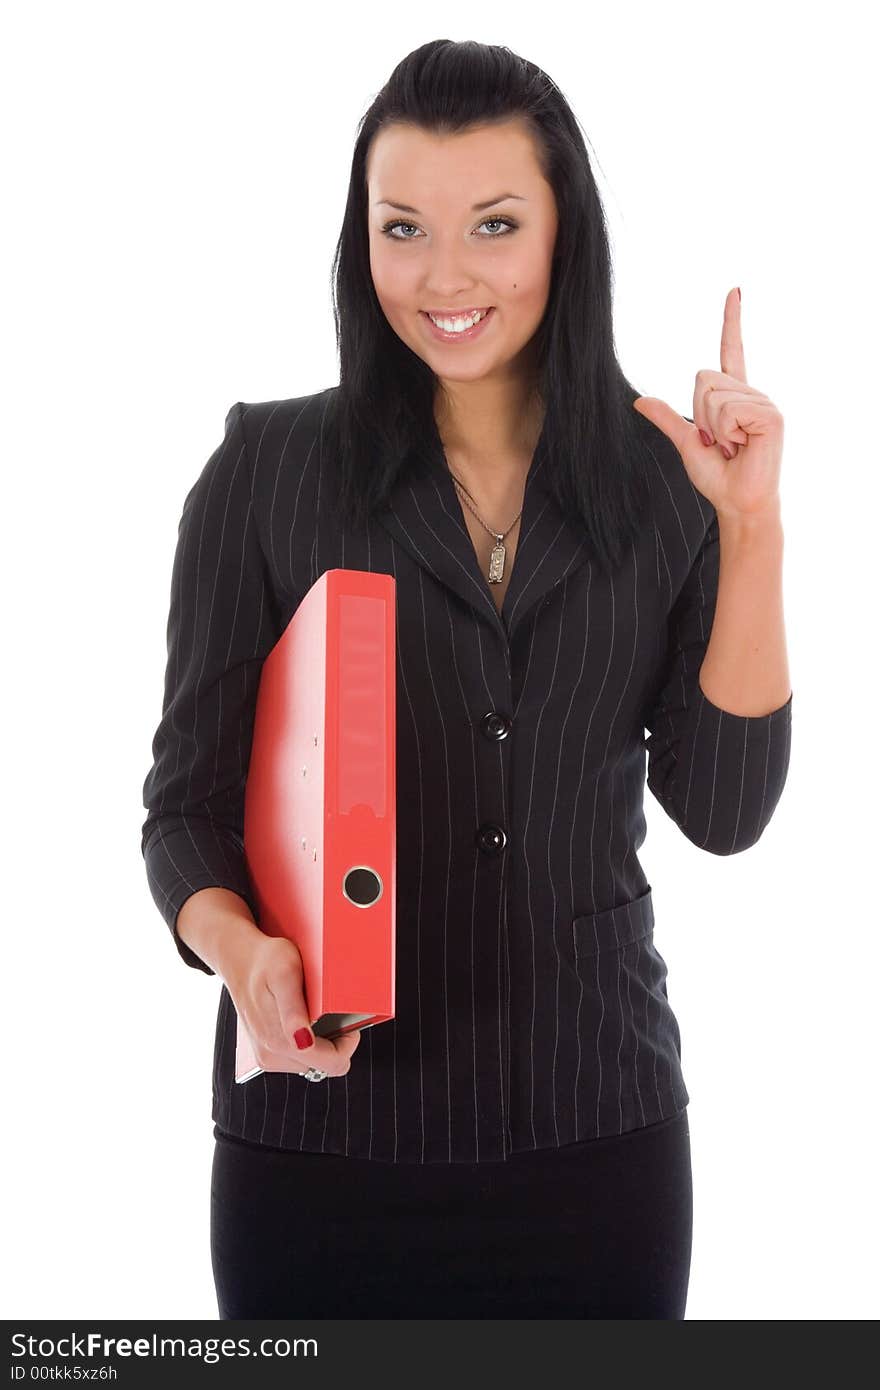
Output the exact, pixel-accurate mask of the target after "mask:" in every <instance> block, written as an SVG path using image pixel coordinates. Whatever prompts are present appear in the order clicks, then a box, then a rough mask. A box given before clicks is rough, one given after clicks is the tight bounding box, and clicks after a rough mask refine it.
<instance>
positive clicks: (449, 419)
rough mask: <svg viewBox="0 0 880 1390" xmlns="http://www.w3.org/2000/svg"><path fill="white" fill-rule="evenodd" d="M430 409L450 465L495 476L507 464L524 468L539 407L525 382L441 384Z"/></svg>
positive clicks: (537, 428)
mask: <svg viewBox="0 0 880 1390" xmlns="http://www.w3.org/2000/svg"><path fill="white" fill-rule="evenodd" d="M434 415H435V419H436V421H437V431H438V434H439V435H440V439H441V441H442V444H443V448H444V452H445V453H446V457H447V460H448V461H449V463H451V465H452V467H453V468H454V469H456V471H462V470H468V472H470V473H472V474H479V476H481V477H482V478H484V479H485V480H486V481H487V482H490V481H491V480H493V479H494V480H495V481H496V482H500V481H501V480H502V479H504V478H508V477H509V476H510V474H511V470H513V471H514V472H518V471H521V470H522V468H523V467H524V468H525V469H526V470H528V466H529V463H530V461H531V458H532V455H533V454H534V451H535V446H536V445H537V442H538V437H539V435H540V433H541V426H542V423H543V418H544V407H543V402H542V401H541V399H540V396H539V395H538V393H537V390H536V389H535V388H534V387H533V386H532V385H531V384H529V383H523V382H518V381H509V380H508V381H497V380H494V379H490V380H486V379H484V380H482V381H474V382H458V381H456V382H452V383H447V382H443V383H441V384H440V386H439V388H438V392H437V396H436V398H435V406H434Z"/></svg>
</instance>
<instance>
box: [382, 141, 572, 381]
mask: <svg viewBox="0 0 880 1390" xmlns="http://www.w3.org/2000/svg"><path fill="white" fill-rule="evenodd" d="M367 187H368V218H369V240H370V268H371V271H372V275H373V284H374V286H375V289H376V295H377V297H378V300H379V303H380V305H381V306H382V310H383V312H384V314H385V317H386V318H387V319H388V322H389V323H390V325H391V327H392V328H393V329H394V332H395V333H396V334H397V336H398V337H399V338H401V339H402V340H403V342H405V343H406V345H407V346H408V347H409V348H411V349H412V351H413V352H415V353H417V354H418V356H419V357H421V358H422V359H423V361H425V362H426V363H427V365H428V366H429V367H430V368H431V370H432V371H433V372H435V373H436V375H437V376H438V377H440V378H441V379H445V380H448V381H461V382H465V381H476V380H479V379H482V378H485V377H488V376H493V375H494V376H498V377H506V376H508V375H509V371H510V367H511V364H513V363H515V362H516V359H518V358H519V357H520V354H522V353H523V349H524V348H525V347H526V345H527V344H528V343H529V341H530V339H531V338H532V337H533V335H534V333H535V331H536V329H537V328H538V325H539V324H540V322H541V319H542V318H543V315H544V310H545V308H546V306H547V297H548V295H549V292H550V279H551V274H552V268H553V249H554V246H555V243H556V231H557V225H558V221H557V213H556V201H555V198H554V196H553V190H552V188H551V187H550V185H549V184H548V183H547V181H546V179H545V178H544V175H543V173H542V172H541V168H540V165H539V163H538V158H537V154H536V151H535V146H534V143H533V139H532V136H531V135H530V133H529V132H528V130H527V129H526V128H525V126H524V125H523V123H522V122H520V121H518V120H511V121H505V122H504V123H503V124H498V125H492V126H486V127H483V128H482V129H478V130H472V131H468V132H467V133H463V134H457V135H434V134H428V133H427V132H425V131H423V130H419V129H417V128H415V127H413V126H409V125H404V124H395V125H391V126H386V127H384V128H383V129H382V130H381V131H380V132H379V134H378V135H377V136H376V137H375V139H374V140H373V143H372V145H371V147H370V152H369V157H368V161H367ZM490 199H491V200H492V201H491V202H490V201H489V200H490ZM476 204H485V206H480V207H476V206H475V205H476ZM401 205H403V206H401ZM473 309H478V310H479V309H488V310H489V311H490V312H489V313H488V315H487V316H486V317H485V319H484V320H483V321H481V322H480V323H478V324H476V325H475V326H474V327H473V328H471V329H469V330H468V331H467V332H465V333H464V334H463V335H460V334H458V333H453V332H444V331H442V330H441V329H437V328H435V326H434V325H433V324H432V323H431V321H430V318H429V317H428V312H427V311H429V310H430V311H432V312H435V313H436V312H438V311H445V312H446V313H447V314H450V313H451V314H453V315H454V314H456V313H459V312H464V311H466V310H473ZM455 326H456V327H460V326H461V325H460V323H459V324H456V325H455ZM447 327H448V325H447ZM520 360H521V361H522V362H523V363H524V362H525V361H527V355H524V356H523V358H522V359H520Z"/></svg>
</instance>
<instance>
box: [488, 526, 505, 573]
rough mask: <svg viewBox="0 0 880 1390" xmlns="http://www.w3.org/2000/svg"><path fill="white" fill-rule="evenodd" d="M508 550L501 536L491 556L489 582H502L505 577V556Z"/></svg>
mask: <svg viewBox="0 0 880 1390" xmlns="http://www.w3.org/2000/svg"><path fill="white" fill-rule="evenodd" d="M506 554H507V551H506V550H505V549H504V542H503V540H502V539H501V537H500V536H499V537H498V538H497V540H496V541H495V545H494V546H493V547H492V554H491V555H490V557H489V583H490V584H500V583H501V580H502V579H503V578H504V557H505V555H506Z"/></svg>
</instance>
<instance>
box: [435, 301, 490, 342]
mask: <svg viewBox="0 0 880 1390" xmlns="http://www.w3.org/2000/svg"><path fill="white" fill-rule="evenodd" d="M494 312H495V306H494V304H490V305H488V306H487V307H486V308H480V307H475V308H473V309H470V310H467V311H462V310H460V309H458V310H456V311H455V312H454V313H451V314H445V313H444V314H440V313H439V312H438V311H437V310H434V309H431V310H428V309H420V310H419V315H420V317H421V318H422V319H423V320H424V322H425V325H426V327H427V329H428V332H429V333H430V334H431V336H432V337H433V338H435V339H437V340H438V341H440V342H445V343H451V342H472V341H473V339H474V338H476V337H478V336H479V334H480V333H481V332H483V330H484V329H485V327H486V325H487V324H488V323H491V321H492V318H493V317H494ZM474 313H478V314H480V315H481V317H480V318H479V319H478V320H477V322H476V323H472V324H471V325H470V326H469V327H461V328H441V327H440V325H439V324H437V323H435V322H434V318H443V319H444V321H445V322H446V323H455V322H456V321H459V322H460V321H461V320H462V319H467V318H468V317H469V316H470V315H471V314H474ZM432 315H433V316H434V317H432Z"/></svg>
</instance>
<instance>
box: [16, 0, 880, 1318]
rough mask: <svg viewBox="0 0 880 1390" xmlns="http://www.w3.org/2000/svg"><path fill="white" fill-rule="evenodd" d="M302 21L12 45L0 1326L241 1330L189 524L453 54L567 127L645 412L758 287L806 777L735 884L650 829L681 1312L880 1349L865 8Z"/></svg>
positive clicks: (326, 299)
mask: <svg viewBox="0 0 880 1390" xmlns="http://www.w3.org/2000/svg"><path fill="white" fill-rule="evenodd" d="M307 10H308V28H307V29H306V28H305V27H304V22H303V14H304V12H303V9H302V7H301V6H299V5H294V4H268V3H259V0H249V2H248V3H247V4H246V5H245V4H244V3H240V4H218V3H211V4H195V3H186V2H185V0H175V3H174V4H163V3H156V0H154V2H153V3H151V4H150V5H140V6H137V5H133V4H94V3H79V4H76V5H60V4H42V5H41V4H33V5H29V6H27V7H19V8H18V10H17V11H16V12H15V13H14V14H13V13H11V14H10V16H9V17H8V18H7V21H6V25H5V43H4V48H5V62H4V69H5V70H4V80H3V83H2V84H0V93H2V95H0V101H2V107H3V111H2V114H3V117H4V121H3V127H4V133H5V137H6V138H5V141H4V147H5V148H4V155H3V160H4V165H5V169H4V178H3V187H4V192H5V194H6V213H5V216H4V219H3V223H2V235H3V238H4V241H5V249H4V254H3V257H2V267H3V274H4V282H5V283H4V291H3V304H4V309H3V320H4V324H3V327H4V332H3V356H4V362H3V376H2V381H3V386H4V390H5V395H6V403H5V409H4V411H3V425H4V443H5V454H6V459H5V467H4V470H3V473H4V503H5V505H4V509H3V511H4V518H5V524H4V527H3V539H4V544H3V547H2V550H3V562H4V567H5V571H6V576H5V583H4V596H5V599H6V603H5V620H4V639H5V642H4V645H5V649H6V669H7V677H6V679H5V681H4V691H3V695H4V703H5V705H6V716H5V720H4V726H5V736H6V742H5V748H4V755H5V756H4V771H5V778H4V781H5V787H6V796H5V798H4V805H3V811H4V821H5V829H4V835H3V845H4V849H5V850H6V852H7V855H8V858H7V869H6V873H5V881H4V886H5V893H4V898H5V904H6V905H5V911H4V916H5V922H6V930H5V940H4V944H5V948H6V949H5V970H4V980H5V987H4V990H3V1002H4V1011H3V1012H4V1023H5V1026H6V1041H5V1056H6V1068H5V1078H4V1079H5V1095H4V1107H3V1108H4V1111H5V1115H4V1118H5V1134H6V1141H5V1145H4V1157H5V1160H6V1176H5V1191H6V1195H7V1199H8V1200H7V1212H6V1215H5V1220H4V1231H5V1239H4V1245H5V1256H6V1258H5V1261H4V1264H5V1272H4V1276H3V1277H4V1283H5V1287H4V1290H3V1302H4V1308H5V1316H6V1317H21V1318H46V1319H48V1318H84V1317H89V1318H92V1319H102V1320H103V1319H110V1318H146V1319H152V1318H155V1319H160V1318H190V1317H193V1318H197V1317H205V1318H216V1316H217V1308H216V1301H215V1296H214V1288H213V1281H212V1274H211V1267H210V1256H209V1240H208V1235H209V1225H208V1222H209V1175H210V1165H211V1157H212V1150H213V1137H212V1126H211V1120H210V1084H211V1058H212V1046H213V1032H214V1020H215V1009H216V1004H217V992H218V990H219V981H218V980H217V979H216V978H214V979H212V978H209V977H208V976H206V975H203V974H202V973H200V972H196V971H193V970H188V969H187V968H186V967H185V966H184V965H183V963H182V962H181V961H180V959H179V957H178V956H177V953H176V951H175V950H174V947H173V945H172V943H171V939H170V933H169V931H168V928H167V927H166V925H165V924H164V921H163V920H162V918H161V916H160V914H159V913H158V910H157V908H156V907H155V905H154V903H153V901H152V898H151V897H150V894H149V890H148V887H147V882H146V875H145V870H144V866H143V861H142V858H141V852H140V827H141V823H142V821H143V819H144V816H145V811H144V809H143V807H142V805H141V800H140V798H141V789H142V784H143V781H144V778H145V776H146V774H147V772H148V770H149V767H150V764H151V761H152V758H151V751H150V744H151V739H152V736H153V732H154V729H155V726H156V724H157V722H158V719H159V716H160V713H161V700H162V681H163V674H164V662H165V623H166V618H167V605H168V598H169V592H170V577H171V563H172V558H173V553H174V546H175V541H176V530H177V523H178V519H179V516H180V510H181V507H182V503H183V498H184V496H185V495H186V493H187V491H188V490H189V488H190V486H191V485H192V483H193V482H194V481H195V478H196V477H197V476H198V473H199V472H200V471H201V468H202V466H203V465H204V462H205V461H206V459H207V458H208V456H209V454H210V453H211V452H212V451H213V449H214V448H215V447H216V445H217V444H218V443H219V441H220V440H221V438H222V434H223V421H224V416H225V414H226V411H227V410H228V409H229V407H230V405H232V404H233V403H234V402H235V401H237V400H243V401H258V400H265V399H276V398H279V397H284V396H299V395H304V394H306V393H310V392H314V391H319V390H323V389H324V388H325V387H327V386H330V385H332V384H333V383H334V382H336V381H337V380H338V373H337V364H336V353H335V341H334V335H333V323H332V313H331V308H330V288H329V286H330V280H329V277H330V262H331V256H332V252H333V247H334V245H335V240H336V237H337V234H338V231H339V227H340V224H341V219H342V213H343V208H344V200H345V195H346V189H347V184H348V177H349V168H350V160H351V152H352V148H353V144H354V139H355V134H356V127H357V123H358V121H359V119H360V117H361V115H362V114H363V112H364V111H365V109H366V108H367V106H368V105H369V103H370V102H371V100H372V99H373V96H374V95H375V94H376V92H378V90H379V89H380V87H381V86H382V85H383V83H384V82H385V80H386V78H387V77H388V75H389V74H390V72H391V70H392V68H393V67H394V66H395V64H396V63H397V62H398V61H399V60H400V59H401V58H402V57H403V56H404V55H405V54H406V53H407V52H409V51H410V50H411V49H412V48H415V47H417V46H418V45H420V44H422V43H424V42H427V41H428V40H429V39H434V38H438V37H448V38H455V39H465V38H473V39H478V40H481V41H483V42H489V43H503V44H506V45H508V46H509V47H511V48H513V49H515V50H516V51H518V52H520V53H521V54H523V55H524V56H527V57H529V58H531V59H532V60H534V61H535V62H537V63H539V64H540V65H541V66H542V67H544V68H545V70H546V71H547V72H549V74H550V75H551V77H552V78H553V79H554V80H555V82H556V83H557V85H558V86H559V87H560V88H561V90H562V92H563V93H564V95H565V96H566V97H567V99H568V100H569V102H570V103H571V105H572V107H573V109H574V111H575V113H576V115H577V117H578V119H579V121H580V123H581V125H582V128H583V130H584V132H585V134H586V136H587V140H588V149H589V150H590V152H591V157H592V159H593V161H594V164H593V167H594V171H595V173H596V177H597V179H598V180H599V186H600V191H601V194H602V197H603V201H604V203H605V207H606V212H607V215H608V218H609V222H610V229H611V235H612V240H613V252H614V265H615V284H616V289H615V314H616V333H617V344H618V350H619V354H620V358H621V362H622V364H623V366H624V370H625V371H626V372H627V374H628V375H629V376H630V378H631V379H632V380H633V381H634V382H635V383H637V384H638V386H639V388H640V389H641V390H643V391H644V392H645V393H646V394H651V395H657V396H661V397H663V398H664V399H666V400H667V401H669V402H670V403H671V404H672V405H674V406H675V408H676V409H678V410H679V411H681V412H682V413H683V414H689V415H692V414H693V410H692V399H693V385H694V376H695V373H696V372H697V370H698V369H699V368H701V367H709V368H713V369H718V368H720V362H719V339H720V331H721V319H722V308H723V304H724V297H725V295H726V293H727V291H728V290H729V289H730V288H731V287H732V286H734V285H739V286H741V288H742V322H743V334H744V344H745V355H746V368H747V373H748V377H749V380H750V382H752V383H753V384H754V385H756V386H757V387H758V388H759V389H761V390H762V391H764V392H766V393H767V394H768V395H769V396H770V397H771V399H773V400H774V401H775V402H776V404H777V405H778V406H779V408H780V409H781V410H782V412H783V415H784V417H785V457H784V460H783V521H784V527H785V591H786V619H787V634H788V646H789V657H790V666H791V675H792V687H793V693H794V699H793V732H792V755H791V767H790V772H789V777H788V783H787V786H786V788H785V791H784V793H783V797H782V800H781V802H780V804H779V806H778V808H777V810H776V813H775V815H774V817H773V819H772V821H771V824H770V825H769V827H768V828H767V830H766V831H765V833H764V836H763V837H762V839H761V840H760V842H759V843H758V844H757V845H756V846H755V847H754V848H753V849H752V850H750V851H748V852H746V853H743V854H740V855H736V856H733V857H730V858H719V857H716V856H713V855H709V854H707V853H705V852H703V851H700V850H699V849H697V848H696V847H695V846H693V845H691V844H690V842H689V841H687V840H686V839H685V837H684V836H683V835H682V834H681V832H680V831H679V830H678V829H677V828H676V826H675V825H674V824H673V823H672V821H670V820H669V819H668V818H667V817H666V816H665V814H664V812H663V811H662V810H661V808H660V807H659V805H658V804H657V803H656V802H655V801H654V799H653V797H652V796H651V795H650V793H648V792H646V811H647V815H648V837H647V840H646V843H645V845H644V847H643V850H642V851H641V857H642V862H643V864H644V866H645V870H646V873H647V876H648V879H649V881H650V882H651V884H652V886H653V889H654V900H655V903H656V904H657V923H656V929H655V932H656V935H655V940H656V942H657V944H658V946H659V948H660V950H661V952H662V954H663V955H664V957H665V959H666V961H667V964H668V966H669V980H668V988H669V993H670V1001H671V1003H672V1005H673V1007H674V1009H675V1011H676V1014H677V1017H678V1019H679V1023H680V1026H681V1033H682V1052H683V1065H684V1069H685V1077H686V1080H687V1084H688V1088H689V1090H690V1093H691V1104H690V1109H689V1114H690V1128H691V1143H692V1155H693V1169H694V1203H695V1229H694V1247H693V1262H692V1267H691V1282H690V1295H689V1302H688V1314H687V1315H688V1318H689V1319H735V1320H739V1319H855V1318H858V1319H865V1318H875V1317H876V1316H877V1314H878V1298H877V1293H876V1283H875V1272H876V1262H875V1260H876V1248H877V1239H878V1221H877V1216H878V1213H877V1205H876V1199H875V1190H876V1169H877V1162H878V1154H877V1146H876V1115H877V1110H878V1103H880V1094H878V1085H877V1073H878V1064H877V1037H878V1030H877V1019H878V996H880V991H878V948H877V941H878V919H880V914H878V909H877V899H876V897H875V874H876V873H877V861H876V859H875V855H876V854H877V837H876V820H875V817H876V814H877V812H876V796H875V784H876V774H877V751H876V719H875V704H874V701H875V692H876V686H875V684H874V681H873V680H872V679H871V677H870V671H871V669H875V668H874V661H873V658H874V656H875V652H874V647H875V644H876V631H877V624H876V598H877V566H878V559H880V554H878V552H880V546H878V522H877V518H878V502H880V497H878V488H877V481H876V479H877V462H878V449H877V427H876V421H875V412H874V410H873V402H874V399H875V396H876V389H877V378H878V371H877V368H878V360H877V334H878V321H880V320H878V309H880V305H878V302H877V301H878V296H877V276H876V253H877V245H878V227H877V222H876V218H875V207H876V136H877V120H876V117H877V111H876V108H875V107H872V106H871V105H870V103H869V97H868V93H869V90H870V89H871V88H872V86H873V79H874V76H875V72H874V67H873V63H872V61H871V53H870V51H869V46H868V45H867V44H866V43H865V42H864V37H863V35H862V33H861V27H860V15H861V13H862V10H861V8H860V7H859V6H857V5H855V4H852V3H836V4H835V5H833V6H830V5H829V6H813V5H797V6H796V5H794V4H768V3H766V0H765V2H764V3H761V4H753V3H749V2H748V0H739V3H738V4H737V5H736V6H735V7H733V8H732V7H730V6H724V5H716V6H706V5H705V4H665V5H662V6H657V5H655V4H652V3H636V2H635V0H630V3H628V4H627V5H624V6H619V7H611V6H609V5H605V4H602V5H593V6H591V5H586V6H584V5H580V6H576V7H571V6H569V5H566V6H563V5H561V4H558V3H547V2H546V0H545V2H544V3H542V4H540V5H535V4H534V3H529V4H526V5H517V4H512V3H509V4H507V5H506V6H504V7H501V8H500V9H494V8H493V9H492V10H491V11H490V10H488V9H486V8H482V7H481V8H475V7H474V6H473V5H472V4H459V3H456V0H447V3H446V4H445V5H443V6H442V7H439V8H436V7H434V8H431V7H428V9H427V10H426V9H425V7H423V6H403V5H399V4H395V5H394V6H392V7H380V8H379V9H378V10H375V9H372V8H371V7H362V8H355V7H352V9H351V11H350V12H348V11H347V10H346V8H345V6H342V7H340V6H339V5H326V6H324V7H316V6H309V7H307ZM574 24H576V25H577V26H578V27H577V29H576V30H575V29H573V27H572V26H573V25H574ZM732 947H735V950H732ZM731 962H733V964H731ZM353 1064H354V1065H356V1064H357V1059H356V1058H355V1059H354V1063H353ZM305 1200H307V1194H305ZM343 1316H344V1313H343Z"/></svg>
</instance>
